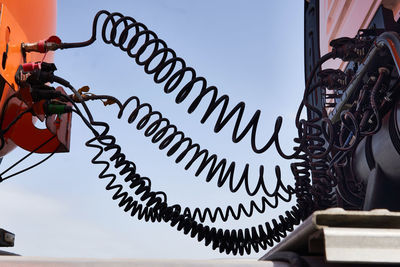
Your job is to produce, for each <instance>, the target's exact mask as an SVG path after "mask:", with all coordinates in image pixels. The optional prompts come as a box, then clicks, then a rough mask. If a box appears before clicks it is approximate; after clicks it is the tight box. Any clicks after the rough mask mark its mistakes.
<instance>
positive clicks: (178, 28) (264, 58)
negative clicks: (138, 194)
mask: <svg viewBox="0 0 400 267" xmlns="http://www.w3.org/2000/svg"><path fill="white" fill-rule="evenodd" d="M102 9H105V10H109V11H118V12H121V13H122V14H124V15H129V16H132V17H134V18H135V19H136V20H137V21H140V22H142V23H144V24H145V25H147V27H148V28H149V29H151V30H153V31H154V32H156V33H157V35H158V36H159V37H160V38H162V39H163V40H165V41H166V42H167V43H168V46H169V47H171V48H173V49H174V50H175V51H176V52H177V54H178V55H179V56H180V57H182V58H184V59H185V61H186V62H187V64H188V65H189V66H192V67H194V68H195V69H196V71H197V73H198V74H199V75H201V76H203V77H206V78H207V80H208V83H209V84H210V85H215V86H217V87H218V90H219V92H220V94H227V95H229V97H230V99H231V101H232V103H234V104H236V103H238V102H240V101H244V102H245V103H246V110H247V116H248V117H249V116H250V115H252V114H253V113H254V112H255V111H256V110H257V109H260V110H262V117H261V125H260V129H259V131H260V136H259V138H260V140H263V139H266V138H269V136H270V134H271V132H272V129H273V126H274V123H275V118H276V117H277V116H278V115H281V116H283V118H284V123H283V127H282V131H281V135H280V136H281V137H280V138H281V140H282V143H283V147H284V149H285V151H288V152H289V151H290V149H291V148H292V147H293V137H294V136H295V134H296V131H295V127H294V124H293V122H294V116H295V112H296V109H297V107H298V104H299V103H300V98H301V95H302V90H303V86H304V72H303V64H304V63H303V62H304V61H303V2H302V1H264V0H259V1H255V0H254V1H231V0H220V1H210V0H203V1H184V0H169V1H161V0H158V1H156V0H152V1H137V0H135V1H128V0H124V1H109V0H102V1H89V0H80V1H76V0H69V1H58V20H57V34H58V35H59V36H60V38H61V39H62V40H63V41H65V42H70V41H82V40H86V39H88V38H89V36H90V34H91V25H92V20H93V17H94V15H95V14H96V12H97V11H99V10H102ZM55 63H56V65H57V68H58V71H57V74H58V75H59V76H61V77H64V78H66V79H68V80H69V81H70V82H71V83H72V84H73V85H74V86H75V87H76V88H79V87H81V86H84V85H88V86H90V88H91V91H92V92H93V93H95V94H109V95H114V96H116V97H118V98H119V99H121V100H125V99H126V98H128V97H129V96H132V95H136V96H138V97H139V98H140V100H141V101H142V102H147V103H151V104H152V106H153V108H154V109H155V110H159V111H161V112H162V113H163V115H164V116H165V117H167V118H169V119H170V121H171V122H172V123H173V124H175V125H177V126H178V127H179V129H181V130H183V131H184V132H185V133H186V134H187V135H188V136H190V137H191V138H193V139H194V140H195V141H196V142H198V143H200V144H201V145H202V147H205V148H207V149H209V150H210V151H211V152H213V153H216V154H218V155H219V156H221V157H226V158H227V159H229V160H234V161H236V162H237V164H238V165H239V166H244V165H245V164H246V163H247V162H248V163H250V164H251V166H255V167H253V169H254V170H256V169H257V168H258V166H259V165H260V164H263V165H264V166H265V169H266V171H265V173H266V176H267V178H266V179H267V180H268V181H269V182H268V184H269V186H271V187H273V186H274V182H275V177H274V167H275V165H281V168H282V173H283V177H284V180H285V182H286V183H288V184H293V178H292V174H291V172H290V168H289V164H290V162H289V161H285V160H282V159H280V158H279V156H278V155H277V153H276V151H275V150H274V149H271V150H269V151H267V152H266V153H264V154H261V155H256V154H255V153H254V152H252V151H251V149H250V142H249V139H248V138H245V140H243V141H242V142H240V143H238V144H234V143H233V142H232V141H231V140H230V133H231V131H232V125H231V124H229V125H228V127H227V128H226V129H225V128H224V130H222V131H221V132H220V133H218V134H216V133H214V132H213V130H212V128H213V127H212V126H213V125H212V121H213V120H212V119H211V120H210V121H209V122H206V123H205V124H201V123H200V118H201V112H194V114H193V115H189V114H188V113H187V112H186V109H187V107H188V104H187V103H183V104H181V105H177V104H175V102H174V94H171V95H166V94H164V92H163V89H162V86H161V85H157V84H155V83H153V81H152V77H151V76H149V75H147V74H145V73H144V72H143V69H142V67H139V66H137V65H136V64H135V62H134V61H133V60H132V59H131V58H129V57H128V56H127V55H126V54H125V53H123V52H122V51H120V50H119V49H118V48H115V47H113V46H111V45H106V44H104V43H103V42H102V41H101V38H100V37H99V38H98V40H97V42H96V43H95V44H94V45H93V46H91V47H88V48H82V49H76V50H63V51H58V52H56V55H55ZM90 106H91V109H92V112H93V114H94V116H95V118H96V119H98V120H103V121H106V122H108V123H110V125H111V133H113V134H114V135H115V136H116V137H117V139H118V143H119V144H120V145H121V146H122V148H123V150H124V152H125V153H126V154H127V156H128V158H129V159H131V160H132V161H134V162H135V163H136V164H137V167H138V171H139V172H140V173H141V174H142V175H144V176H147V177H150V178H151V179H152V184H153V187H154V189H155V190H164V191H165V192H167V194H168V199H169V201H170V203H180V204H181V205H182V206H188V207H191V208H194V207H197V206H199V207H207V206H208V207H214V208H215V207H217V206H222V207H226V206H227V205H233V206H235V205H236V206H237V205H238V204H239V203H245V204H248V203H249V202H250V201H251V200H252V199H254V200H255V201H257V200H259V198H260V196H262V195H260V194H258V195H256V196H255V197H249V196H247V195H246V194H245V193H244V192H243V190H241V191H239V192H237V193H235V194H232V193H230V192H229V191H228V190H227V188H226V187H222V188H218V187H217V186H216V183H215V182H213V181H212V182H210V183H206V182H205V181H204V177H195V176H194V173H193V171H185V170H184V169H183V166H182V164H178V165H177V164H175V163H174V159H172V158H168V157H166V155H165V151H164V152H163V151H159V150H158V149H157V146H156V145H154V144H152V143H151V142H150V141H149V140H148V139H147V138H145V137H144V136H143V133H142V132H138V131H137V130H136V129H135V127H134V125H130V124H128V123H127V121H126V117H125V118H123V119H121V120H119V119H117V108H116V107H115V106H110V107H103V106H102V104H96V103H90ZM214 117H215V116H214ZM90 137H91V135H90V132H89V131H88V130H87V129H86V128H85V126H84V125H83V123H82V122H81V121H80V119H79V118H78V117H77V116H74V117H73V123H72V143H71V151H70V153H65V154H56V155H55V156H54V157H53V158H52V159H51V160H49V161H48V162H46V163H45V164H43V165H41V166H39V167H37V168H36V169H34V170H32V171H30V172H29V173H26V174H22V175H20V176H17V177H15V178H13V179H10V180H9V181H7V182H4V183H3V184H0V210H1V212H2V216H1V218H2V220H1V225H0V226H1V227H3V228H5V229H8V230H10V231H13V232H14V233H16V246H15V247H14V248H12V249H9V251H15V252H17V253H20V254H23V255H28V256H56V257H100V258H115V257H128V258H192V259H199V258H206V259H211V258H222V257H232V256H231V255H229V256H226V255H223V254H219V253H217V252H215V251H213V250H212V249H211V248H209V247H205V246H204V245H203V244H202V243H199V242H197V241H196V240H194V239H191V238H190V237H188V236H185V235H183V234H182V233H181V232H178V231H176V229H174V228H171V227H170V226H168V225H167V224H163V223H146V222H142V221H138V220H137V219H136V218H131V217H130V216H129V215H128V214H125V213H124V212H123V211H122V210H121V209H120V208H119V207H118V206H117V204H116V202H114V201H113V200H112V199H111V195H112V194H111V193H110V192H107V191H106V190H105V189H104V187H105V185H106V183H105V181H101V180H99V179H98V178H97V176H98V174H99V172H100V171H101V168H99V167H97V166H93V165H92V164H91V163H90V159H91V158H92V157H93V156H94V155H95V153H96V151H95V150H91V149H89V148H87V147H85V145H84V143H85V142H86V141H87V140H88V139H89V138H90ZM24 153H25V152H24V151H22V150H20V149H18V150H15V151H13V152H12V153H11V154H9V155H8V156H7V157H5V159H4V160H3V162H2V166H0V167H2V168H3V169H4V168H6V166H9V165H10V164H12V163H13V162H15V161H16V160H17V159H19V158H20V157H21V156H22V155H24ZM39 158H40V155H39V157H37V158H36V160H38V159H39ZM32 162H34V161H31V162H27V163H26V164H27V165H29V163H32ZM254 172H256V171H254ZM254 177H255V178H256V176H255V175H254ZM255 182H256V179H254V183H255ZM288 207H289V206H288V204H285V203H280V206H279V207H278V209H276V210H268V211H267V212H266V213H265V214H257V215H255V216H253V217H252V218H244V219H243V220H240V221H229V222H226V223H223V222H216V223H215V226H217V227H223V228H228V229H229V228H238V227H249V226H252V225H258V224H260V223H263V222H265V221H266V220H271V219H273V218H275V217H277V216H278V215H279V214H281V213H283V212H284V211H285V210H286V209H287V208H288ZM264 253H265V252H260V253H258V254H252V255H251V257H254V258H257V257H260V256H261V255H263V254H264Z"/></svg>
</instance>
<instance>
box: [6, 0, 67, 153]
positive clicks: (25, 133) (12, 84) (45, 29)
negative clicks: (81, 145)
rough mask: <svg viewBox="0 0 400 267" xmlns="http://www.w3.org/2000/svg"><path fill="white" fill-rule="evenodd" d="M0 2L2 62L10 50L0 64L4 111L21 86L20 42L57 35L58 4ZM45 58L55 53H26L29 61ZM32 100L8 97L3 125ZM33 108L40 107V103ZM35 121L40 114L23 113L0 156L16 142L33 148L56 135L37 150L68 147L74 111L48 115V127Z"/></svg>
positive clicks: (42, 0) (24, 0)
mask: <svg viewBox="0 0 400 267" xmlns="http://www.w3.org/2000/svg"><path fill="white" fill-rule="evenodd" d="M0 4H1V17H0V63H1V59H2V58H1V56H2V55H3V53H6V54H7V59H6V63H5V65H4V66H0V75H1V76H2V77H3V78H4V79H5V80H6V84H5V86H4V90H3V94H2V96H1V100H0V111H1V110H2V109H3V105H4V104H5V101H6V99H7V98H9V97H10V96H11V95H13V94H14V93H15V92H19V90H20V88H18V85H17V83H16V81H15V74H16V72H17V69H18V67H19V66H20V65H21V64H22V63H23V62H24V58H23V54H22V51H21V43H23V42H24V43H33V42H38V41H40V40H45V39H47V38H49V37H50V36H52V35H55V32H56V8H57V6H56V0H40V1H31V0H0ZM42 60H44V61H47V62H52V61H53V53H52V52H51V53H48V54H47V55H46V56H45V58H44V54H40V53H34V52H33V53H27V54H26V59H25V61H26V62H37V61H42ZM0 65H1V64H0ZM3 67H4V68H3ZM57 90H61V91H62V88H57ZM21 93H22V92H21ZM31 104H32V103H30V102H29V101H25V103H24V102H23V101H21V100H20V99H18V98H13V99H12V100H11V101H9V104H8V106H7V109H6V111H5V118H4V122H3V125H2V128H3V129H4V128H5V127H7V125H9V123H10V122H12V121H13V120H14V118H15V117H16V116H17V115H18V114H20V113H21V112H23V111H24V110H25V109H26V108H27V107H28V106H31ZM34 108H35V109H36V110H38V107H37V106H34ZM41 119H43V117H42V118H41ZM36 121H37V118H36V117H34V116H32V114H31V113H26V114H25V115H23V116H22V117H21V119H20V120H18V122H17V123H16V124H15V125H13V126H12V127H11V128H10V130H9V131H8V132H7V133H6V134H5V136H4V137H5V146H4V148H3V149H2V150H1V151H0V156H4V155H5V154H7V153H8V152H10V151H11V150H12V149H13V148H14V147H15V146H19V147H22V148H24V149H26V150H28V151H33V150H35V149H36V148H37V147H38V146H40V145H41V144H43V143H44V142H46V141H47V140H49V139H50V138H51V137H52V136H56V137H57V138H54V139H52V141H50V142H48V143H47V144H46V145H45V146H43V147H41V148H40V149H39V150H37V151H35V152H37V153H51V152H54V151H56V152H66V151H69V144H70V129H71V114H63V115H60V116H58V115H53V116H49V117H48V118H47V119H46V126H47V128H46V129H38V128H36V127H35V125H34V124H35V122H36Z"/></svg>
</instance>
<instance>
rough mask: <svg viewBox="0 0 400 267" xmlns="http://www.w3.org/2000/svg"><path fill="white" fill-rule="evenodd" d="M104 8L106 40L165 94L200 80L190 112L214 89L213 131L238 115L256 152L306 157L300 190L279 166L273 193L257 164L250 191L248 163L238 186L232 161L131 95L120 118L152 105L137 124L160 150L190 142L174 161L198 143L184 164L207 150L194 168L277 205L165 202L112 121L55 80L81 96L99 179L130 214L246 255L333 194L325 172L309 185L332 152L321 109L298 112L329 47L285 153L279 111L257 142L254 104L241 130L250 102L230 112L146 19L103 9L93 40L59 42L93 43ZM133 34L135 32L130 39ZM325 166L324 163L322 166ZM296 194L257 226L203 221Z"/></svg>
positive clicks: (239, 135)
mask: <svg viewBox="0 0 400 267" xmlns="http://www.w3.org/2000/svg"><path fill="white" fill-rule="evenodd" d="M101 15H105V16H106V18H105V19H104V23H103V25H102V31H101V36H102V39H103V41H104V42H105V43H107V44H112V45H114V46H116V47H119V48H120V49H121V50H123V51H124V52H126V53H127V54H128V56H130V57H132V58H134V59H135V62H136V63H137V64H138V65H141V66H143V67H144V71H145V72H146V73H147V74H151V75H153V79H154V81H155V82H156V83H161V84H163V85H164V92H165V93H167V94H169V93H171V92H173V91H177V92H178V93H177V95H176V97H175V102H176V103H177V104H180V103H182V102H183V101H184V100H185V99H186V98H187V97H188V96H189V94H190V93H191V92H192V90H193V89H194V87H195V86H196V85H197V86H200V87H201V90H200V93H199V94H198V95H197V96H196V97H195V99H194V101H193V102H192V103H190V106H189V108H188V113H192V112H194V111H195V110H196V108H197V107H198V106H199V105H200V103H201V102H202V101H204V98H206V97H210V96H211V101H210V102H209V103H208V107H207V110H206V111H205V113H204V114H203V117H202V119H201V123H204V122H206V120H207V119H208V118H209V117H210V115H211V114H212V113H213V112H215V111H216V110H217V109H220V112H219V115H218V119H217V121H216V122H215V125H214V132H219V131H220V130H221V129H222V128H223V127H225V126H226V124H227V123H228V122H229V121H230V120H233V119H234V117H236V120H235V125H234V128H233V132H232V141H233V142H234V143H237V142H240V141H241V140H242V139H243V138H244V137H245V136H247V135H248V134H249V133H250V138H251V147H252V150H253V151H254V152H255V153H263V152H265V151H266V150H267V149H269V148H270V147H271V146H272V145H273V144H275V147H276V148H277V151H278V153H279V154H280V155H281V156H282V157H284V158H286V159H290V158H296V159H299V160H301V162H298V163H293V164H292V165H291V169H292V172H293V174H294V176H295V189H293V188H292V187H290V186H288V187H285V186H284V185H283V183H282V181H281V178H280V170H279V168H277V169H276V176H277V185H276V188H275V190H274V191H273V192H272V193H271V192H268V190H267V188H266V187H265V183H264V180H263V172H264V171H263V166H260V167H259V173H260V176H259V180H258V183H257V186H256V188H255V189H253V190H251V189H250V188H249V185H248V179H249V178H248V168H249V165H246V167H245V168H244V170H243V172H242V175H241V178H240V179H239V181H238V182H237V184H236V186H235V185H234V184H233V181H234V179H233V174H234V169H235V163H234V162H232V163H230V164H228V163H227V161H226V159H222V160H218V158H217V156H216V155H214V154H213V155H209V153H208V151H207V150H205V149H201V148H200V145H198V144H193V142H192V140H191V139H190V138H188V137H186V136H185V135H184V133H182V132H180V131H178V129H177V128H176V126H174V125H172V124H171V123H170V122H169V120H168V119H166V118H163V117H162V115H161V113H159V112H156V111H153V110H152V108H151V106H150V105H149V104H140V102H139V99H138V98H137V97H131V98H130V99H128V100H127V101H126V102H125V103H124V104H123V105H120V112H119V114H118V116H119V118H121V116H122V114H123V112H124V110H125V109H126V108H127V105H128V104H129V103H130V102H131V101H135V102H136V107H134V109H133V111H132V112H131V114H130V116H129V119H128V122H129V123H132V122H133V121H134V120H135V119H137V116H138V114H139V111H140V110H143V109H147V110H148V111H147V113H146V115H145V116H143V117H142V118H141V119H140V120H139V121H138V123H137V126H136V128H137V129H138V130H141V129H144V134H145V136H147V137H151V141H152V142H153V143H159V149H160V150H163V149H167V147H169V148H168V151H167V155H168V156H172V155H173V154H175V153H178V150H179V149H180V148H181V147H182V146H183V145H184V144H185V143H186V146H185V149H183V151H182V150H181V152H180V153H179V155H178V156H177V158H176V160H175V161H176V163H179V162H180V161H182V160H183V158H185V157H186V156H187V155H188V152H189V151H191V150H193V151H195V156H193V157H192V158H191V159H190V160H189V162H188V163H187V164H186V165H185V169H189V168H190V167H191V166H192V164H193V163H194V162H195V161H196V160H198V159H199V158H200V157H203V158H202V160H201V162H202V163H201V164H200V166H199V167H198V169H197V171H196V175H200V173H202V172H203V171H204V170H205V169H206V167H207V165H209V164H210V167H209V169H208V174H207V176H206V181H207V182H208V181H211V179H213V177H214V176H216V175H217V171H218V170H219V171H220V172H219V177H218V182H217V185H218V186H223V185H224V184H225V182H229V188H230V190H231V191H232V192H236V191H237V190H238V189H239V187H240V186H241V185H243V184H244V187H245V189H246V192H247V193H248V194H249V195H251V196H252V195H255V194H256V193H257V192H258V191H259V190H260V189H262V191H263V192H264V193H265V194H266V195H267V196H268V197H274V198H275V200H276V203H275V204H274V203H271V202H268V201H267V198H265V197H263V198H262V207H261V208H260V207H258V206H257V205H256V204H255V202H254V201H252V202H251V204H250V207H249V210H246V209H245V208H244V205H243V204H240V205H239V207H238V209H237V211H236V212H234V209H233V208H232V207H231V206H229V207H228V208H227V209H226V210H225V211H223V210H222V209H221V208H217V209H216V210H215V211H211V209H208V208H207V209H205V210H203V211H201V210H200V209H195V210H194V211H190V209H188V208H185V209H183V208H182V207H181V206H180V205H171V206H170V205H169V204H168V202H167V196H166V194H165V193H164V192H162V191H157V192H154V191H152V190H151V181H150V179H149V178H147V177H143V176H141V175H140V174H138V173H137V171H136V165H135V164H134V163H133V162H132V161H129V160H128V159H126V156H125V154H124V153H123V152H122V149H121V147H120V146H119V145H118V144H117V143H116V138H115V137H113V136H112V135H111V134H109V126H108V124H107V123H105V122H99V121H95V120H94V119H93V116H92V115H91V113H90V111H89V108H88V107H87V106H86V104H85V102H84V100H83V99H82V97H81V96H80V95H79V93H78V92H76V90H75V89H74V88H73V87H72V86H71V85H70V84H69V83H68V82H66V81H65V80H62V79H57V80H56V82H59V83H61V84H63V85H64V86H66V87H69V88H70V89H71V90H72V91H73V92H74V94H75V95H76V96H77V98H78V99H79V102H81V103H82V105H83V107H84V110H85V113H86V116H87V117H88V119H86V116H85V115H84V114H83V113H82V112H81V111H80V110H79V108H78V106H77V105H76V104H75V103H74V107H75V110H74V111H75V112H76V113H77V114H78V115H79V116H80V117H81V118H82V119H83V121H84V122H85V124H86V125H87V126H88V127H89V129H91V131H92V132H93V134H94V138H92V139H90V140H89V141H87V142H86V146H88V147H91V148H96V149H98V153H97V154H96V156H95V157H94V158H93V159H92V163H93V164H99V165H103V166H104V169H103V171H102V172H101V173H100V175H99V178H100V179H108V180H109V182H108V184H107V186H106V189H107V190H111V191H113V192H114V194H113V196H112V198H113V199H114V200H116V201H118V205H119V206H120V207H122V208H123V210H124V211H125V212H129V213H130V215H131V216H137V217H138V218H139V219H144V220H145V221H164V222H167V223H170V225H171V226H173V227H175V226H176V228H177V230H179V231H183V232H184V233H185V234H190V236H191V237H193V238H195V237H197V239H198V241H204V244H205V245H210V244H211V245H212V248H213V249H219V251H220V252H225V253H227V254H229V253H231V252H232V253H233V254H234V255H236V254H238V253H239V254H240V255H243V254H244V253H248V254H249V253H250V252H251V250H254V251H256V252H258V251H259V249H260V248H261V249H266V248H267V247H270V246H272V245H273V244H274V243H275V242H279V241H280V240H281V238H283V237H285V236H286V235H287V232H288V231H292V230H293V227H294V225H298V224H299V223H300V221H301V220H303V219H305V218H306V217H307V216H308V215H309V214H310V213H311V212H312V211H313V210H314V209H315V205H314V204H313V198H315V196H316V194H317V193H318V192H319V191H324V192H325V193H330V192H328V191H329V188H328V190H323V189H324V188H322V189H321V190H319V191H318V190H316V188H317V189H318V185H319V184H322V186H320V187H323V186H327V185H329V186H330V188H331V186H332V183H331V182H330V181H328V180H327V179H325V180H322V181H318V179H314V178H313V183H316V185H317V186H314V185H311V179H310V170H311V173H312V175H313V177H314V174H316V173H319V174H321V173H322V172H323V171H322V170H321V169H320V168H319V167H318V166H319V165H316V164H317V163H316V162H314V159H315V158H318V157H320V158H322V157H324V156H326V155H327V152H326V151H325V150H324V149H323V146H324V144H325V143H324V142H322V141H321V140H320V138H318V137H317V135H320V134H321V129H320V128H318V127H320V126H318V123H319V121H320V120H321V116H317V119H315V120H314V121H306V120H300V119H299V118H300V113H301V110H302V108H303V107H304V106H306V107H307V109H311V110H313V109H315V108H314V107H313V106H311V105H310V104H309V103H308V102H307V99H306V95H307V94H308V93H307V92H309V90H310V89H309V88H310V83H311V80H312V79H313V77H314V74H315V72H316V70H317V69H318V68H319V67H320V65H321V64H322V63H323V62H324V61H326V60H327V59H329V58H331V57H332V55H333V54H332V53H330V54H328V55H326V56H324V57H322V58H321V60H320V61H319V62H318V63H317V64H316V66H315V67H314V70H313V71H312V75H311V77H310V78H309V79H308V82H307V86H306V90H305V97H304V98H303V101H302V103H301V105H300V108H299V112H298V115H297V116H296V126H297V128H298V131H299V137H298V138H295V142H296V143H298V144H299V146H298V147H296V148H295V152H294V153H293V154H292V155H286V154H285V153H283V152H282V150H281V148H280V145H279V140H278V132H279V130H280V127H281V124H282V118H281V117H278V119H277V120H276V123H275V128H274V132H273V134H272V136H271V138H270V139H269V140H268V141H267V142H266V143H265V144H264V145H262V146H261V147H259V146H258V145H257V143H258V142H257V141H256V137H257V127H258V123H259V120H260V114H261V111H259V110H257V111H256V112H255V113H254V115H253V116H252V118H251V119H250V121H249V122H247V124H246V126H245V127H244V129H243V130H242V131H241V132H240V131H239V128H243V127H240V126H241V125H242V117H243V114H244V111H245V104H244V103H243V102H240V103H238V104H237V105H236V106H235V107H234V108H232V109H231V110H230V111H228V106H229V97H228V96H227V95H222V96H218V90H217V88H216V87H214V86H208V85H207V81H206V79H205V78H203V77H199V76H197V74H196V72H195V70H194V69H193V68H191V67H188V66H187V65H186V63H185V61H184V60H183V59H182V58H180V57H178V56H177V55H176V53H175V51H174V50H172V49H171V48H168V46H167V44H166V43H165V42H164V41H163V40H161V39H159V38H158V37H157V35H156V34H155V33H154V32H152V31H150V30H148V29H147V27H146V26H145V25H143V24H142V23H140V22H136V21H135V20H134V19H133V18H131V17H125V16H123V15H122V14H120V13H110V12H108V11H100V12H98V13H97V14H96V16H95V18H94V22H93V29H92V37H91V38H90V39H89V40H88V41H86V42H81V43H62V44H60V46H59V48H61V49H67V48H75V47H84V46H88V45H90V44H92V43H93V42H94V41H95V40H96V32H97V26H98V20H99V17H100V16H101ZM128 36H130V37H129V38H128ZM145 55H146V56H145ZM187 80H189V81H187ZM69 101H72V99H69ZM317 113H318V112H317ZM317 115H320V114H317ZM147 125H148V126H147ZM94 127H101V128H102V131H100V132H98V131H97V130H96V129H95V128H94ZM315 129H317V132H314V130H315ZM106 151H113V155H112V156H111V157H110V162H111V163H112V164H113V165H114V167H115V168H116V169H119V170H120V171H119V175H120V176H122V177H125V178H124V183H125V184H126V185H128V186H129V187H130V188H131V189H132V192H133V193H134V195H136V196H137V197H138V200H135V198H134V196H132V195H131V194H130V193H129V192H127V191H126V190H124V186H123V184H122V183H119V182H118V181H117V176H116V175H115V174H113V173H109V172H108V171H109V168H110V166H111V165H112V164H111V163H110V162H108V161H104V160H99V157H100V156H101V155H102V154H103V153H104V152H106ZM321 153H323V156H321ZM226 166H229V167H228V168H227V171H226V173H224V170H225V168H226ZM323 168H325V166H324V167H323ZM280 189H282V190H283V191H284V192H285V193H287V194H288V198H284V197H283V196H282V195H281V194H280V193H279V190H280ZM293 193H295V194H296V197H297V204H296V205H294V206H293V207H292V208H291V209H290V210H288V211H286V212H285V213H284V215H280V216H279V217H278V219H277V220H276V219H273V220H272V221H271V223H269V222H266V223H265V224H264V225H261V224H260V225H258V226H253V227H251V228H245V229H239V230H227V229H217V228H215V227H210V226H207V225H204V224H203V222H204V221H205V219H206V218H209V219H210V220H211V221H215V220H216V218H217V217H220V218H221V219H222V220H224V221H225V220H227V219H228V217H229V216H232V217H233V218H235V219H238V218H240V216H241V214H242V213H243V214H245V215H246V216H251V215H252V214H253V212H254V210H257V211H258V212H264V211H265V208H266V205H268V206H270V207H276V205H277V199H278V198H280V199H282V200H283V201H289V200H290V196H291V194H293ZM197 220H198V221H199V222H198V221H197Z"/></svg>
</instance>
